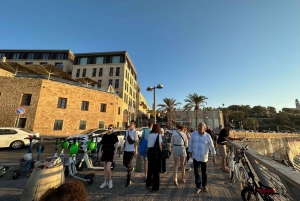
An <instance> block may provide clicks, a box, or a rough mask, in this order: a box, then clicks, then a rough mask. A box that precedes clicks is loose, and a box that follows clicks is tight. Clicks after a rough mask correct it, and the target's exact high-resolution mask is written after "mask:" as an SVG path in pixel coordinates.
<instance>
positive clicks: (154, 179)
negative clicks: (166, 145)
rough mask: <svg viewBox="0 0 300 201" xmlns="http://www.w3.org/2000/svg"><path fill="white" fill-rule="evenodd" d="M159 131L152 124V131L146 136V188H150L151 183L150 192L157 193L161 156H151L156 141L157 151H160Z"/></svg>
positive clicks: (158, 128)
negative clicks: (157, 144)
mask: <svg viewBox="0 0 300 201" xmlns="http://www.w3.org/2000/svg"><path fill="white" fill-rule="evenodd" d="M160 132H161V129H160V126H159V125H158V124H154V125H153V128H152V130H151V131H150V133H149V135H148V145H147V147H148V152H147V157H148V171H147V179H146V186H147V188H150V187H151V183H152V191H157V190H158V189H159V180H160V179H159V170H160V167H161V155H160V156H158V158H157V157H156V156H154V155H153V153H154V151H155V147H154V145H155V142H156V140H158V143H159V149H160V150H162V137H161V135H160Z"/></svg>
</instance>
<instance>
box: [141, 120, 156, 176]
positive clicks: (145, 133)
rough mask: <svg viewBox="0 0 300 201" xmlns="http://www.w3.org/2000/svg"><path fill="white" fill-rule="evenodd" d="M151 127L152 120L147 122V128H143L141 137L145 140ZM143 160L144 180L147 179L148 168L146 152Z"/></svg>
mask: <svg viewBox="0 0 300 201" xmlns="http://www.w3.org/2000/svg"><path fill="white" fill-rule="evenodd" d="M152 128H153V122H149V123H148V128H145V129H144V130H143V133H142V139H145V140H147V141H148V136H149V133H150V131H151V130H152ZM143 162H144V175H145V181H146V179H147V168H148V158H147V153H146V155H145V156H143Z"/></svg>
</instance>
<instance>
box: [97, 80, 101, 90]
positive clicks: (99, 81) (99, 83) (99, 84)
mask: <svg viewBox="0 0 300 201" xmlns="http://www.w3.org/2000/svg"><path fill="white" fill-rule="evenodd" d="M101 85H102V80H98V88H101Z"/></svg>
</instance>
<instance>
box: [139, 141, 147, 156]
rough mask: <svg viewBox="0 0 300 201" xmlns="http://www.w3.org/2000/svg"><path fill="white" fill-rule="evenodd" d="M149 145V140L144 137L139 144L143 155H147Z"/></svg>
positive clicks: (140, 152)
mask: <svg viewBox="0 0 300 201" xmlns="http://www.w3.org/2000/svg"><path fill="white" fill-rule="evenodd" d="M147 145H148V140H146V139H142V140H141V141H140V144H139V148H138V152H139V154H141V155H142V156H145V155H146V154H147Z"/></svg>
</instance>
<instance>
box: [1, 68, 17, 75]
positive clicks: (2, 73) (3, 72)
mask: <svg viewBox="0 0 300 201" xmlns="http://www.w3.org/2000/svg"><path fill="white" fill-rule="evenodd" d="M0 76H5V77H13V76H14V74H12V73H11V72H8V71H6V70H3V69H1V68H0Z"/></svg>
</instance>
